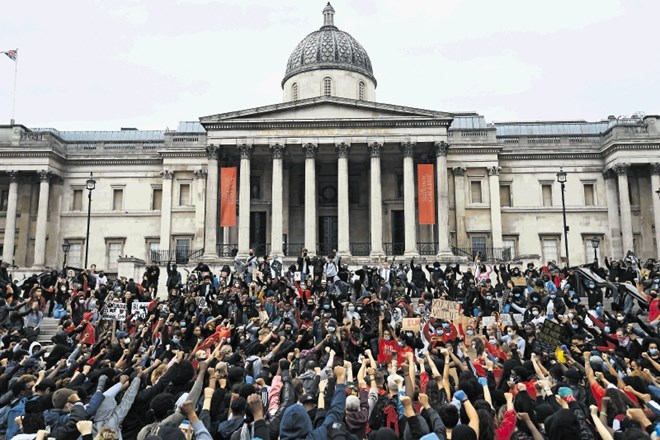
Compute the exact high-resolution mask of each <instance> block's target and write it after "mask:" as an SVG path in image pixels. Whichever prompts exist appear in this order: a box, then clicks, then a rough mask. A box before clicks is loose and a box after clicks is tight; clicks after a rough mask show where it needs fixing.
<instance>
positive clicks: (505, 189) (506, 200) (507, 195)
mask: <svg viewBox="0 0 660 440" xmlns="http://www.w3.org/2000/svg"><path fill="white" fill-rule="evenodd" d="M512 205H513V203H511V185H510V184H508V183H507V184H505V185H503V184H500V206H512Z"/></svg>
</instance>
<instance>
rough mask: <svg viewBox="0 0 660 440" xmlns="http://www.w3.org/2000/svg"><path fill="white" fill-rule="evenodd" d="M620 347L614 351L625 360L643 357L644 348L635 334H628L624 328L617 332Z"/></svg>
mask: <svg viewBox="0 0 660 440" xmlns="http://www.w3.org/2000/svg"><path fill="white" fill-rule="evenodd" d="M616 339H617V342H618V347H616V348H615V349H614V350H615V351H616V353H617V354H619V355H620V356H621V357H624V358H630V359H639V358H640V357H641V355H642V351H643V350H642V346H641V345H639V342H637V337H636V336H635V334H634V333H627V332H626V331H625V329H624V328H618V329H617V331H616Z"/></svg>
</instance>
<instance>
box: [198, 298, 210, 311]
mask: <svg viewBox="0 0 660 440" xmlns="http://www.w3.org/2000/svg"><path fill="white" fill-rule="evenodd" d="M197 305H199V308H200V309H204V308H208V304H206V298H204V297H203V296H198V297H197Z"/></svg>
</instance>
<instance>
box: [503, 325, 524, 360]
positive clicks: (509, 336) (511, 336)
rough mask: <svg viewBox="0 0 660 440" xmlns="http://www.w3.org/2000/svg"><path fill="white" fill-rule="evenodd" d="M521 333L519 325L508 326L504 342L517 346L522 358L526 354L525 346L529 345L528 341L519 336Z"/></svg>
mask: <svg viewBox="0 0 660 440" xmlns="http://www.w3.org/2000/svg"><path fill="white" fill-rule="evenodd" d="M519 331H520V328H519V327H518V326H517V325H511V326H508V327H507V329H506V334H505V335H504V336H502V340H503V341H504V342H506V343H507V344H515V346H516V348H517V349H518V354H519V355H520V357H521V358H522V357H523V356H524V354H525V346H526V345H527V341H525V339H524V338H521V337H520V336H519V335H518V332H519Z"/></svg>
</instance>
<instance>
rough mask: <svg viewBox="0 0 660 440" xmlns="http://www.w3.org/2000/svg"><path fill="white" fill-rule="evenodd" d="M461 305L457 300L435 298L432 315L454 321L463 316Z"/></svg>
mask: <svg viewBox="0 0 660 440" xmlns="http://www.w3.org/2000/svg"><path fill="white" fill-rule="evenodd" d="M459 307H460V304H458V302H456V301H447V300H444V299H434V300H433V304H432V305H431V316H433V317H434V318H440V319H444V320H447V321H453V320H455V319H458V317H459V316H461V313H460V311H459Z"/></svg>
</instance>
